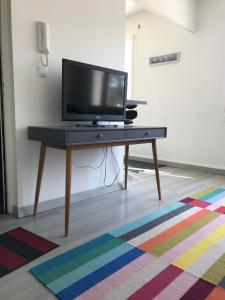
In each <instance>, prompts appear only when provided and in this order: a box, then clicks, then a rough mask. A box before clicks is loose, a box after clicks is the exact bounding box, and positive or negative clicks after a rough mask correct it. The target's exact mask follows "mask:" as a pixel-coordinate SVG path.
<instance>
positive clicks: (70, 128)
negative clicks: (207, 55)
mask: <svg viewBox="0 0 225 300" xmlns="http://www.w3.org/2000/svg"><path fill="white" fill-rule="evenodd" d="M29 128H36V129H45V130H59V131H82V132H83V131H88V132H90V131H103V130H104V131H106V130H150V129H166V127H161V126H133V125H122V126H120V125H118V126H117V125H109V126H107V125H106V126H82V125H55V126H29V127H28V129H29Z"/></svg>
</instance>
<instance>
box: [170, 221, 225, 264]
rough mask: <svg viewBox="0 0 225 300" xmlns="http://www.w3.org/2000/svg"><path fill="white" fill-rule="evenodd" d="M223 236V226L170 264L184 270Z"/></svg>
mask: <svg viewBox="0 0 225 300" xmlns="http://www.w3.org/2000/svg"><path fill="white" fill-rule="evenodd" d="M224 236H225V224H222V225H221V226H219V227H218V228H217V229H216V230H214V231H213V232H212V233H211V234H210V235H208V236H207V237H205V238H204V239H202V240H201V241H199V242H198V243H197V244H196V245H195V246H194V247H192V248H191V249H189V250H188V251H187V252H185V253H184V254H183V255H181V256H180V257H179V258H178V259H176V260H175V261H174V262H173V263H172V264H173V265H175V266H177V267H179V268H181V269H183V270H186V269H187V268H188V267H190V266H191V265H192V264H194V263H195V262H196V261H197V260H198V258H199V257H200V256H202V255H203V254H204V253H205V252H206V251H207V250H208V249H209V248H211V247H212V246H213V245H215V244H216V243H217V242H219V241H220V240H221V239H223V238H224Z"/></svg>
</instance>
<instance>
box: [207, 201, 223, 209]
mask: <svg viewBox="0 0 225 300" xmlns="http://www.w3.org/2000/svg"><path fill="white" fill-rule="evenodd" d="M219 207H220V205H218V204H215V203H213V204H211V205H209V206H208V207H207V209H208V210H211V211H215V210H216V209H217V208H219Z"/></svg>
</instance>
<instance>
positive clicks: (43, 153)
mask: <svg viewBox="0 0 225 300" xmlns="http://www.w3.org/2000/svg"><path fill="white" fill-rule="evenodd" d="M45 156H46V145H45V144H44V143H41V147H40V156H39V164H38V175H37V183H36V192H35V201H34V211H33V216H35V215H36V213H37V209H38V202H39V195H40V189H41V180H42V174H43V169H44V163H45Z"/></svg>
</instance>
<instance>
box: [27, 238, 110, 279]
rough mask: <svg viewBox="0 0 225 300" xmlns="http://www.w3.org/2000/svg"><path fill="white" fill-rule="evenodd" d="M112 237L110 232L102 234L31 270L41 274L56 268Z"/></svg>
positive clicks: (36, 274) (35, 273) (38, 274)
mask: <svg viewBox="0 0 225 300" xmlns="http://www.w3.org/2000/svg"><path fill="white" fill-rule="evenodd" d="M113 239H114V237H112V236H111V235H110V234H108V233H107V234H104V235H102V236H100V237H98V238H96V239H94V240H91V241H89V242H87V243H85V244H82V245H80V246H78V247H76V248H74V249H72V250H70V251H68V252H64V253H62V254H60V255H58V256H57V257H54V258H52V259H50V260H48V261H46V262H43V263H41V264H40V265H38V266H37V267H34V268H33V269H32V270H31V271H32V273H33V274H34V275H35V276H41V275H42V274H43V273H45V272H46V271H49V270H50V269H52V268H56V267H57V266H59V265H61V264H62V263H66V262H68V261H70V260H71V259H73V258H75V257H76V256H79V255H80V254H83V252H88V251H91V250H92V249H94V248H96V247H98V246H101V245H102V244H104V243H106V242H108V241H110V240H113Z"/></svg>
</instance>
